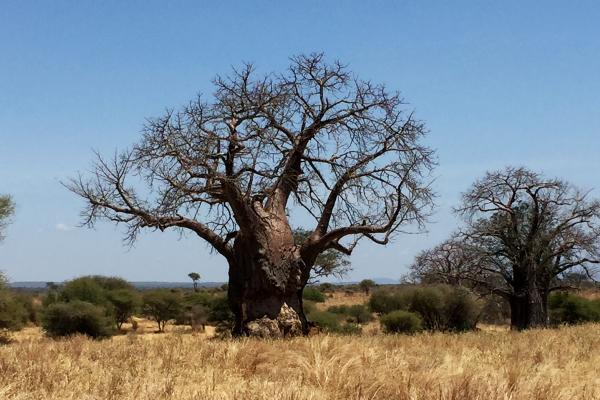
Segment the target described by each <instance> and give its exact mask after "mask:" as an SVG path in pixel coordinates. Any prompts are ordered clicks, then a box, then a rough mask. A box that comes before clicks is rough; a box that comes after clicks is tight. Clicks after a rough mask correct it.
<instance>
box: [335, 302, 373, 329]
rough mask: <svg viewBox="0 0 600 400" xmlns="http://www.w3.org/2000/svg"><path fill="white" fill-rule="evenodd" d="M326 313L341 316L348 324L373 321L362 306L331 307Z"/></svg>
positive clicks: (369, 313)
mask: <svg viewBox="0 0 600 400" xmlns="http://www.w3.org/2000/svg"><path fill="white" fill-rule="evenodd" d="M327 311H329V312H332V313H334V314H339V315H343V316H345V317H346V319H347V320H348V322H353V323H357V324H364V323H367V322H369V321H372V320H373V315H372V314H371V312H370V311H369V309H368V308H367V307H366V306H365V305H364V304H354V305H351V306H349V305H339V306H331V307H329V308H328V309H327Z"/></svg>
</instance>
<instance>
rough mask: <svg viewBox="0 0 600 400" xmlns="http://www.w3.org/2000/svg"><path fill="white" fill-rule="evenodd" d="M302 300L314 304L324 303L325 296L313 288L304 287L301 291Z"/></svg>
mask: <svg viewBox="0 0 600 400" xmlns="http://www.w3.org/2000/svg"><path fill="white" fill-rule="evenodd" d="M302 298H303V299H305V300H310V301H314V302H316V303H323V302H324V301H325V295H324V294H323V293H322V292H321V291H320V290H319V289H317V288H316V287H314V286H307V287H305V288H304V290H303V291H302Z"/></svg>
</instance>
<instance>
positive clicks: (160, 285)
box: [9, 278, 398, 290]
mask: <svg viewBox="0 0 600 400" xmlns="http://www.w3.org/2000/svg"><path fill="white" fill-rule="evenodd" d="M372 279H373V281H375V283H376V284H378V285H394V284H397V283H398V280H397V279H391V278H372ZM358 282H359V281H346V282H332V283H334V284H336V285H355V284H357V283H358ZM55 283H60V282H55ZM226 283H227V282H199V283H198V286H199V287H207V288H213V287H219V286H222V285H224V284H226ZM131 284H132V285H133V286H134V287H136V288H137V289H142V290H144V289H173V288H182V289H191V288H193V287H194V285H193V283H192V282H158V281H148V282H144V281H141V282H131ZM9 286H10V287H11V288H13V289H22V290H40V289H45V288H46V282H41V281H23V282H10V283H9Z"/></svg>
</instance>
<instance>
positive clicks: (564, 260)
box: [457, 168, 600, 329]
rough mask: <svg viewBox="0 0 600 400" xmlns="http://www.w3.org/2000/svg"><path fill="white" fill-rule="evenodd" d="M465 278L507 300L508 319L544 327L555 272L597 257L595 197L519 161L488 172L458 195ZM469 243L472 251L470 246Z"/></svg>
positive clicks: (599, 227)
mask: <svg viewBox="0 0 600 400" xmlns="http://www.w3.org/2000/svg"><path fill="white" fill-rule="evenodd" d="M457 212H458V213H459V214H460V215H461V216H463V217H464V219H465V221H466V222H467V228H466V230H465V232H464V235H463V237H464V240H465V243H466V244H467V245H468V246H469V248H470V249H471V252H470V253H469V254H470V255H471V256H473V257H474V258H473V259H472V260H471V263H470V268H468V269H466V270H467V271H469V272H470V278H471V279H472V280H473V281H474V282H476V283H477V284H479V285H481V286H482V287H487V288H488V289H489V290H490V291H493V292H494V293H497V294H499V295H501V296H503V297H505V298H506V299H507V300H508V302H509V303H510V308H511V326H512V327H513V328H514V329H524V328H531V327H536V326H545V325H546V324H547V322H548V312H547V300H548V295H549V293H550V292H551V291H553V290H557V289H561V288H563V287H564V286H563V285H562V284H561V281H562V280H563V279H561V278H562V277H564V276H565V274H568V273H570V272H574V271H581V272H583V273H585V274H586V275H587V276H588V277H592V276H593V274H594V269H593V267H594V266H595V265H596V264H599V263H600V202H599V201H597V200H592V199H589V195H588V193H585V192H582V191H580V190H578V189H577V188H575V187H573V186H572V185H570V184H569V183H567V182H565V181H561V180H558V179H547V178H545V177H544V176H542V175H541V174H538V173H535V172H532V171H529V170H527V169H525V168H506V169H505V170H502V171H496V172H490V173H487V174H486V175H485V177H484V178H483V179H481V180H478V181H477V182H475V184H474V185H473V186H472V188H471V189H470V190H469V191H468V192H466V193H465V194H464V195H463V204H462V206H461V207H460V208H458V209H457ZM473 249H475V250H476V251H473Z"/></svg>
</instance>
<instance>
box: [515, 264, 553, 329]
mask: <svg viewBox="0 0 600 400" xmlns="http://www.w3.org/2000/svg"><path fill="white" fill-rule="evenodd" d="M509 302H510V313H511V316H510V326H511V329H514V330H523V329H529V328H539V327H545V326H547V325H548V285H546V284H544V283H543V282H540V281H539V280H538V279H536V277H531V276H530V277H529V278H528V279H520V277H519V275H518V274H515V277H514V294H513V296H512V297H511V298H510V299H509Z"/></svg>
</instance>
